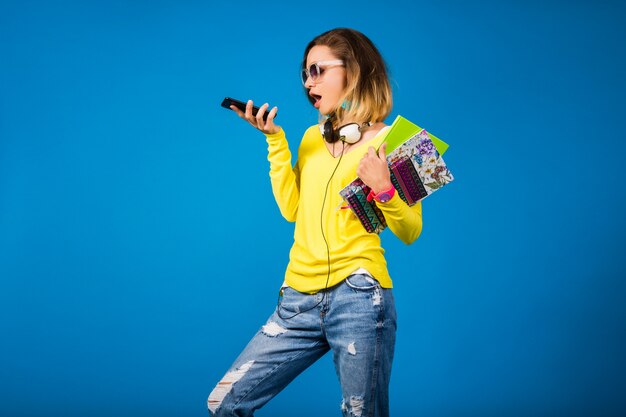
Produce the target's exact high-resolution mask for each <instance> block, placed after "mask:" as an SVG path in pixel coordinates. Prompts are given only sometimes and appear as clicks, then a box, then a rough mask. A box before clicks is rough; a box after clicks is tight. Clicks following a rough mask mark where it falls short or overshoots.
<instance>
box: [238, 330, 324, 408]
mask: <svg viewBox="0 0 626 417" xmlns="http://www.w3.org/2000/svg"><path fill="white" fill-rule="evenodd" d="M319 345H321V342H316V343H314V344H312V345H310V346H307V347H306V348H305V349H302V350H301V352H300V353H299V354H297V355H295V356H293V357H291V358H289V359H287V360H285V361H284V362H281V363H280V364H278V365H276V366H275V367H273V368H272V369H270V371H269V372H268V373H267V374H266V375H265V376H264V377H263V378H261V380H260V381H259V382H257V383H256V384H254V386H252V387H250V389H249V390H248V391H246V392H245V393H243V394H242V395H241V398H239V400H237V402H235V407H237V406H238V405H239V404H241V402H242V401H243V400H245V399H246V397H247V396H248V395H249V394H250V393H251V392H252V391H254V389H255V388H256V387H258V386H259V385H260V384H261V383H262V382H263V381H265V380H266V379H267V378H269V377H270V376H272V375H273V374H274V373H276V371H277V370H278V369H279V368H280V367H282V366H283V365H285V364H287V363H289V362H291V361H293V360H294V359H297V358H298V357H300V356H302V355H304V353H305V352H306V351H307V350H309V349H311V348H314V347H315V346H319Z"/></svg>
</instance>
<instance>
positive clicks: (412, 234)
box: [376, 193, 422, 245]
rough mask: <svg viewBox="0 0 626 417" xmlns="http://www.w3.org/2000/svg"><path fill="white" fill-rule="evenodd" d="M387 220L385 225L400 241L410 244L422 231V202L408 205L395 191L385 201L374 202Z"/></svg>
mask: <svg viewBox="0 0 626 417" xmlns="http://www.w3.org/2000/svg"><path fill="white" fill-rule="evenodd" d="M376 206H377V207H378V208H380V210H381V211H382V212H383V215H384V216H385V220H386V221H387V226H389V229H390V230H391V231H392V232H393V234H394V235H396V236H398V238H400V240H401V241H403V242H404V243H406V244H407V245H410V244H411V243H413V242H415V240H416V239H417V238H418V237H419V235H420V233H422V202H421V201H418V202H417V203H416V204H414V205H413V206H409V205H408V204H407V203H405V202H404V200H402V199H401V198H400V196H399V195H398V193H395V194H394V196H393V197H392V198H391V200H389V201H387V202H386V203H376Z"/></svg>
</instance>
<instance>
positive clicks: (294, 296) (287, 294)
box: [278, 287, 302, 313]
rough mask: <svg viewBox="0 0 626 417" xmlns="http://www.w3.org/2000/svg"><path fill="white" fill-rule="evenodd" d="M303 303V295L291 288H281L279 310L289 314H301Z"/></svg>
mask: <svg viewBox="0 0 626 417" xmlns="http://www.w3.org/2000/svg"><path fill="white" fill-rule="evenodd" d="M301 303H302V294H301V293H300V292H298V291H296V290H294V289H293V288H291V287H283V288H281V296H280V301H279V303H278V308H279V309H280V310H281V311H285V312H287V313H300V311H301V310H302V309H301V308H300V307H301V306H300V305H301Z"/></svg>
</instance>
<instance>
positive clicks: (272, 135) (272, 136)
mask: <svg viewBox="0 0 626 417" xmlns="http://www.w3.org/2000/svg"><path fill="white" fill-rule="evenodd" d="M284 137H285V131H284V130H283V128H282V127H281V128H280V130H279V131H278V132H276V133H270V134H265V138H266V139H267V141H268V142H274V141H275V140H276V139H282V138H284Z"/></svg>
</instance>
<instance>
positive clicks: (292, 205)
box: [265, 129, 300, 222]
mask: <svg viewBox="0 0 626 417" xmlns="http://www.w3.org/2000/svg"><path fill="white" fill-rule="evenodd" d="M265 137H266V140H267V151H268V156H267V159H268V160H269V162H270V181H271V183H272V192H273V193H274V199H275V200H276V203H277V204H278V208H279V209H280V213H281V214H282V215H283V217H284V218H285V219H286V220H287V221H289V222H294V221H296V215H297V213H298V203H299V201H300V172H299V170H298V163H297V162H296V165H295V166H293V167H292V165H291V151H290V150H289V145H288V143H287V137H286V136H285V131H284V130H283V129H280V131H279V132H278V133H274V134H270V135H265Z"/></svg>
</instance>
